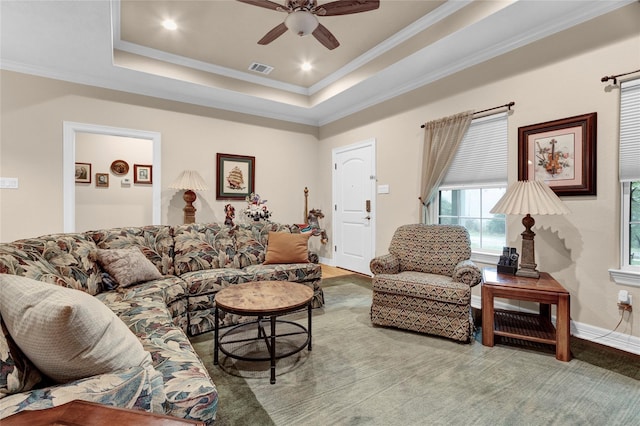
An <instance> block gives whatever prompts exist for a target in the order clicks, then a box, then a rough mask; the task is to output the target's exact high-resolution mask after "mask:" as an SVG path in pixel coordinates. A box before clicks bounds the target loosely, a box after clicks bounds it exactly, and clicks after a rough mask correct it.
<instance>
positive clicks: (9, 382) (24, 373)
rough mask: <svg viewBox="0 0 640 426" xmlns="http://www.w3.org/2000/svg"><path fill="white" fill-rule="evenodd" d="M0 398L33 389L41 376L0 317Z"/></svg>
mask: <svg viewBox="0 0 640 426" xmlns="http://www.w3.org/2000/svg"><path fill="white" fill-rule="evenodd" d="M0 330H1V331H2V333H0V364H1V365H2V368H0V398H4V397H5V396H7V395H11V394H14V393H19V392H24V391H28V390H30V389H33V387H34V386H36V385H37V384H38V383H40V381H41V380H42V376H41V375H40V372H39V371H38V369H37V368H36V367H35V366H34V365H33V363H32V362H31V361H29V359H28V358H27V357H26V356H25V355H24V354H23V353H22V351H21V350H20V348H19V347H18V346H17V345H16V344H15V342H14V341H13V339H12V338H11V336H10V335H9V332H8V331H7V328H6V327H5V325H4V321H2V319H1V318H0Z"/></svg>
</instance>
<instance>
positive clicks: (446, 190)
mask: <svg viewBox="0 0 640 426" xmlns="http://www.w3.org/2000/svg"><path fill="white" fill-rule="evenodd" d="M506 164H507V114H506V113H503V114H494V115H490V116H488V117H482V118H477V119H474V120H473V121H472V122H471V125H470V126H469V130H468V131H467V134H466V135H465V136H464V138H463V139H462V141H461V142H460V146H459V147H458V152H456V155H455V157H454V159H453V161H452V162H451V165H450V166H449V170H448V171H447V174H446V176H445V178H444V179H443V181H442V184H441V185H440V191H439V200H438V223H440V224H456V225H462V226H464V227H465V228H467V230H468V231H469V235H470V236H471V249H472V250H474V251H490V252H501V251H502V247H503V246H504V245H505V241H506V225H505V216H504V215H496V214H491V213H489V210H491V209H492V208H493V206H494V205H495V204H496V203H497V202H498V200H499V199H500V198H501V197H502V196H503V195H504V193H505V192H506V188H507V167H506Z"/></svg>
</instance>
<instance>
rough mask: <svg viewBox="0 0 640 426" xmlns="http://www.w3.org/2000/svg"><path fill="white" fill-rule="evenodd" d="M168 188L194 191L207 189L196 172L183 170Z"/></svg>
mask: <svg viewBox="0 0 640 426" xmlns="http://www.w3.org/2000/svg"><path fill="white" fill-rule="evenodd" d="M169 188H171V189H190V190H196V191H206V190H208V189H209V187H208V186H207V183H206V182H205V181H204V179H202V177H201V176H200V175H199V174H198V172H196V171H194V170H185V171H184V172H182V173H181V174H180V176H178V179H176V181H175V182H173V183H172V184H171V185H170V186H169Z"/></svg>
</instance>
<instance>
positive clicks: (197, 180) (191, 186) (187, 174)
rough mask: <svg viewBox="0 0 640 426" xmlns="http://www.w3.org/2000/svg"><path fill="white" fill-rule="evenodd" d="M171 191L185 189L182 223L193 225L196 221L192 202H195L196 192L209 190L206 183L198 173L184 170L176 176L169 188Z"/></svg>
mask: <svg viewBox="0 0 640 426" xmlns="http://www.w3.org/2000/svg"><path fill="white" fill-rule="evenodd" d="M169 188H171V189H185V190H186V191H185V192H184V195H183V197H182V199H183V200H184V201H185V203H187V204H186V205H185V206H184V209H183V211H184V223H194V222H195V221H196V208H195V207H193V202H194V201H195V200H196V198H197V197H196V193H195V192H193V191H194V190H196V191H206V190H208V189H209V187H208V186H207V183H206V182H205V181H204V179H202V177H201V176H200V175H199V174H198V172H196V171H194V170H185V171H184V172H182V174H180V176H178V179H176V181H175V182H173V183H172V184H171V186H169Z"/></svg>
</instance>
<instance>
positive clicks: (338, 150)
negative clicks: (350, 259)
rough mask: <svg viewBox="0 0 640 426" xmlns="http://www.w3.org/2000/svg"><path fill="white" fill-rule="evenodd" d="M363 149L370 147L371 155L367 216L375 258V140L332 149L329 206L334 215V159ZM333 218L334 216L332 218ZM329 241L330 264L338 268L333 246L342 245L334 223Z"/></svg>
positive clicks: (335, 184)
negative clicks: (331, 244)
mask: <svg viewBox="0 0 640 426" xmlns="http://www.w3.org/2000/svg"><path fill="white" fill-rule="evenodd" d="M364 147H371V149H372V151H373V153H372V156H371V175H372V176H371V177H372V179H370V182H371V213H370V214H369V216H370V217H371V220H370V222H369V223H370V226H369V229H370V232H371V255H372V256H375V253H376V218H377V214H376V206H377V199H376V195H377V192H376V182H377V178H376V152H377V151H376V139H375V138H371V139H366V140H364V141H362V142H358V143H355V144H352V145H346V146H341V147H338V148H334V149H333V150H332V151H331V164H332V169H331V180H332V186H331V187H332V202H331V206H332V207H333V209H332V212H333V214H335V206H336V204H337V199H336V194H337V193H338V182H337V179H336V170H335V168H334V167H333V165H334V164H336V162H337V160H336V157H337V155H338V154H341V153H343V152H347V151H352V150H354V149H359V148H364ZM334 217H335V216H334ZM331 236H332V238H331V241H332V242H333V244H334V250H332V253H333V256H332V260H333V261H332V264H333V266H337V267H339V266H340V265H338V264H337V263H336V257H335V256H336V250H335V245H336V244H342V243H343V242H342V241H338V240H337V236H338V230H337V226H336V223H335V221H334V223H333V226H332V229H331Z"/></svg>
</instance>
